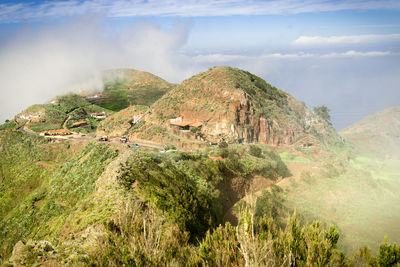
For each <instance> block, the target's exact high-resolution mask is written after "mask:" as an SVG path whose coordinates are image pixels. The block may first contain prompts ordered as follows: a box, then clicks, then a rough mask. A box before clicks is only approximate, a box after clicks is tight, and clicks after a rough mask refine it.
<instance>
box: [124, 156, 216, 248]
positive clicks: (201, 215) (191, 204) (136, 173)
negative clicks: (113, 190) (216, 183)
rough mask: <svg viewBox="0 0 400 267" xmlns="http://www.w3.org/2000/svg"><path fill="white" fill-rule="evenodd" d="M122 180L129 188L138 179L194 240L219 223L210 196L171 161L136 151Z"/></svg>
mask: <svg viewBox="0 0 400 267" xmlns="http://www.w3.org/2000/svg"><path fill="white" fill-rule="evenodd" d="M119 179H120V180H121V183H122V184H123V185H124V186H125V187H126V188H127V189H130V188H131V187H132V184H133V183H134V182H136V181H137V182H138V187H139V188H140V189H141V191H142V192H143V193H145V194H146V195H147V197H148V199H150V200H151V202H152V203H154V205H155V206H156V207H157V208H159V209H161V210H162V211H164V212H166V214H167V215H168V217H169V218H170V219H171V220H172V221H174V222H176V223H177V224H178V225H179V227H180V229H182V230H186V231H188V232H189V233H190V235H191V236H190V237H191V240H192V241H194V240H196V238H197V237H199V236H202V235H203V234H204V233H205V232H206V231H207V229H208V228H209V227H211V226H212V225H214V223H215V214H214V213H213V209H212V199H211V198H210V196H208V195H206V194H205V193H204V192H201V191H200V190H197V186H196V184H195V181H194V179H193V177H191V176H190V175H189V174H188V173H187V172H184V171H183V170H181V169H179V168H177V166H176V164H175V163H174V162H172V161H171V160H168V159H164V160H160V158H157V157H152V155H151V154H145V153H140V152H138V153H135V156H134V157H131V158H130V161H129V163H128V164H127V165H126V166H124V167H123V171H122V173H121V175H120V178H119Z"/></svg>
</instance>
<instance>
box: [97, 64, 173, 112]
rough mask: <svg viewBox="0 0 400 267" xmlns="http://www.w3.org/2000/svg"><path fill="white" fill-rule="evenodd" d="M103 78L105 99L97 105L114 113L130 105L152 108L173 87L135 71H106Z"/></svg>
mask: <svg viewBox="0 0 400 267" xmlns="http://www.w3.org/2000/svg"><path fill="white" fill-rule="evenodd" d="M103 77H104V78H103V79H104V91H103V98H102V99H101V100H99V101H98V102H96V104H98V105H99V106H102V107H104V108H107V109H110V110H114V111H119V110H121V109H124V108H126V107H128V106H130V105H146V106H150V105H152V104H153V103H154V102H155V101H157V100H158V99H159V98H161V97H162V96H163V95H164V94H165V93H166V92H167V91H168V90H169V89H170V88H172V87H173V85H172V84H170V83H168V82H166V81H165V80H163V79H161V78H160V77H157V76H155V75H153V74H151V73H148V72H143V71H138V70H133V69H116V70H108V71H104V72H103Z"/></svg>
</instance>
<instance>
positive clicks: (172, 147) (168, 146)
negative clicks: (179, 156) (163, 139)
mask: <svg viewBox="0 0 400 267" xmlns="http://www.w3.org/2000/svg"><path fill="white" fill-rule="evenodd" d="M164 150H165V151H168V150H176V146H174V145H165V146H164Z"/></svg>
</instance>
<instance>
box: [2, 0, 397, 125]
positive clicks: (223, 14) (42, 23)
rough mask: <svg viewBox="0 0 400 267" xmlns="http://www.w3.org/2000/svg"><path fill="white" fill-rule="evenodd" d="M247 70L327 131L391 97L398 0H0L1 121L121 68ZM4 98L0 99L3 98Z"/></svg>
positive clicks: (169, 75)
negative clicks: (328, 121) (322, 120)
mask: <svg viewBox="0 0 400 267" xmlns="http://www.w3.org/2000/svg"><path fill="white" fill-rule="evenodd" d="M216 65H231V66H235V67H239V68H243V69H246V70H249V71H251V72H253V73H255V74H257V75H259V76H261V77H262V78H264V79H265V80H267V81H268V82H270V83H271V84H273V85H275V86H277V87H279V88H281V89H283V90H285V91H287V92H289V93H291V94H293V95H294V96H295V97H297V98H298V99H300V100H302V101H304V102H305V103H306V104H307V105H308V106H309V107H313V106H316V105H322V104H325V105H327V106H328V107H329V108H330V109H331V110H332V112H331V113H332V122H333V124H334V126H335V127H336V128H337V129H341V128H343V127H346V126H348V125H350V124H352V123H354V122H356V121H358V120H360V119H362V118H363V117H365V116H367V115H370V114H372V113H374V112H376V111H378V110H380V109H383V108H385V107H389V106H393V105H400V88H399V84H400V1H398V0H396V1H393V0H392V1H389V0H383V1H373V0H370V1H364V0H358V1H340V0H338V1H328V0H311V1H303V0H281V1H276V0H272V1H240V0H220V1H211V0H206V1H194V0H187V1H183V0H178V1H154V0H153V1H152V0H149V1H139V0H134V1H122V0H116V1H104V0H86V1H84V0H80V1H2V2H0V92H1V94H2V97H1V99H0V120H1V121H2V120H4V119H9V118H11V117H12V116H13V115H15V114H16V113H18V112H20V111H22V110H23V109H24V108H25V107H26V106H28V105H31V104H33V103H41V102H45V101H47V100H48V99H50V98H52V97H54V96H55V95H57V94H60V93H63V92H66V91H69V90H74V91H79V90H81V89H82V88H85V87H99V86H101V85H100V83H99V80H98V73H99V71H100V70H101V69H105V68H115V67H130V68H136V69H141V70H145V71H150V72H152V73H155V74H157V75H159V76H161V77H163V78H165V79H166V80H168V81H171V82H180V81H182V80H183V79H186V78H188V77H190V76H191V75H193V74H195V73H197V72H200V71H204V70H206V69H208V68H209V67H212V66H216ZM3 96H7V97H3Z"/></svg>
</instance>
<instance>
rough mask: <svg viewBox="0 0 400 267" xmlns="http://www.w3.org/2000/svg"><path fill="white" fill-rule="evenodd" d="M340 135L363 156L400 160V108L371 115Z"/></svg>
mask: <svg viewBox="0 0 400 267" xmlns="http://www.w3.org/2000/svg"><path fill="white" fill-rule="evenodd" d="M340 134H341V135H342V136H343V137H344V138H346V139H347V140H349V141H350V142H351V143H352V144H353V146H354V147H355V149H356V150H357V151H359V152H360V153H362V154H365V155H368V156H372V157H378V158H397V159H400V106H395V107H391V108H387V109H385V110H382V111H379V112H377V113H375V114H373V115H370V116H368V117H366V118H365V119H363V120H361V121H359V122H357V123H355V124H354V125H351V126H349V127H347V128H346V129H343V130H342V131H340Z"/></svg>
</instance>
